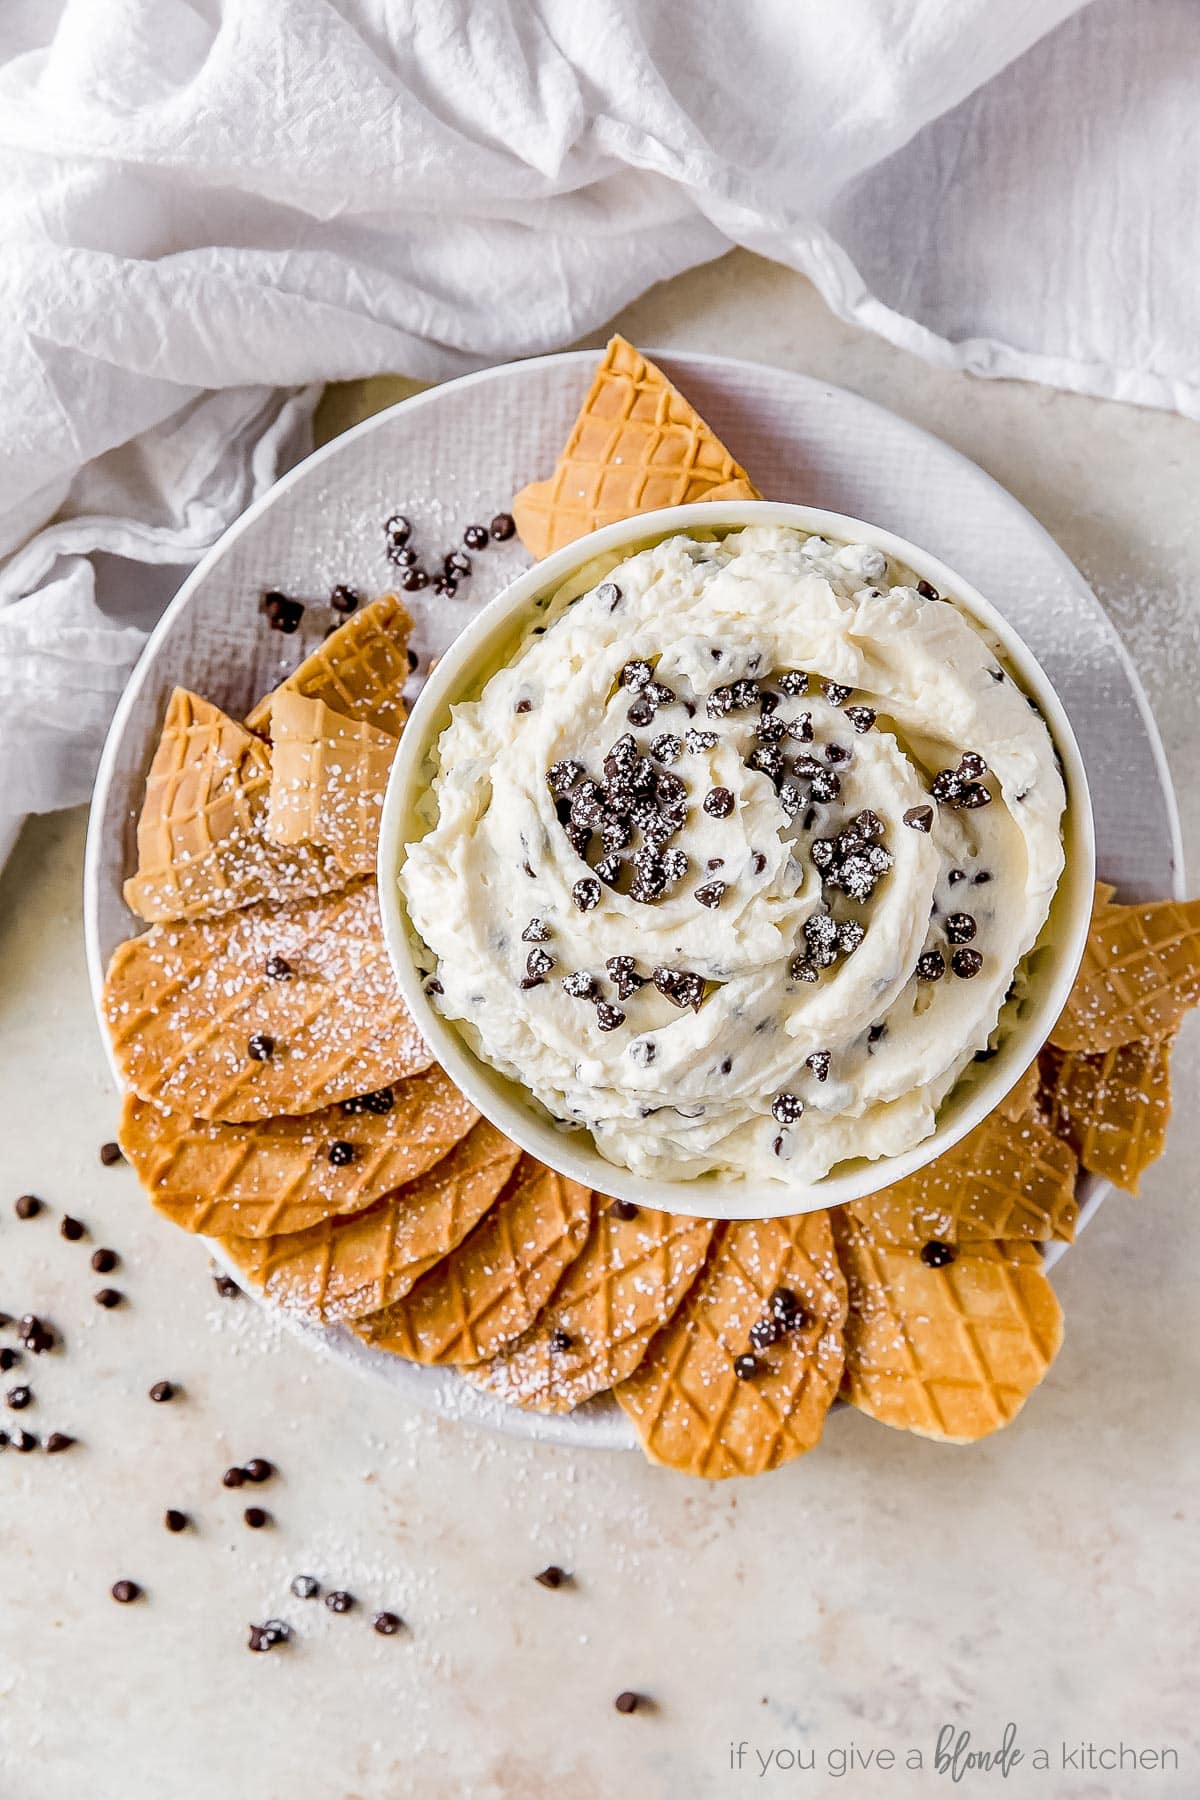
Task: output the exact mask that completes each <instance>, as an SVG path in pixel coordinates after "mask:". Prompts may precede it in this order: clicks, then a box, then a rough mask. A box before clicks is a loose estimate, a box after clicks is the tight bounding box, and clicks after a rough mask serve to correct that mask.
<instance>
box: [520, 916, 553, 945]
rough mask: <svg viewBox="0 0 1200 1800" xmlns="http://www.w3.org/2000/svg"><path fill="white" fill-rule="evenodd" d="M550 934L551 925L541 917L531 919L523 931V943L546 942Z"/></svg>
mask: <svg viewBox="0 0 1200 1800" xmlns="http://www.w3.org/2000/svg"><path fill="white" fill-rule="evenodd" d="M549 936H550V927H549V926H548V925H547V924H546V923H545V922H544V921H543V920H541V919H530V921H529V923H528V925H527V926H526V927H525V929H524V931H523V932H522V933H521V942H522V943H523V944H544V943H545V942H546V939H547V938H548V937H549Z"/></svg>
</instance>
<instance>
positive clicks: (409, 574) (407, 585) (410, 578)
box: [400, 563, 429, 594]
mask: <svg viewBox="0 0 1200 1800" xmlns="http://www.w3.org/2000/svg"><path fill="white" fill-rule="evenodd" d="M400 586H401V587H402V588H403V589H404V590H405V592H406V593H409V594H416V593H419V592H420V590H421V589H422V588H424V587H428V586H429V576H428V575H427V574H426V572H425V570H424V569H423V568H422V567H421V565H420V564H419V563H413V564H412V565H411V566H410V567H409V568H407V569H405V571H404V573H403V575H402V576H401V577H400Z"/></svg>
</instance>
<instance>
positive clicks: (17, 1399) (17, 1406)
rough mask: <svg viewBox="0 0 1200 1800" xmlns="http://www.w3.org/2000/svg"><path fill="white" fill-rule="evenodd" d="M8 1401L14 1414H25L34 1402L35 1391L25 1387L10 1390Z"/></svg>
mask: <svg viewBox="0 0 1200 1800" xmlns="http://www.w3.org/2000/svg"><path fill="white" fill-rule="evenodd" d="M7 1399H8V1404H9V1406H11V1408H12V1410H13V1411H14V1412H24V1410H25V1408H26V1407H27V1406H30V1405H31V1404H32V1402H33V1389H32V1388H29V1387H24V1386H22V1387H14V1388H9V1390H8V1395H7Z"/></svg>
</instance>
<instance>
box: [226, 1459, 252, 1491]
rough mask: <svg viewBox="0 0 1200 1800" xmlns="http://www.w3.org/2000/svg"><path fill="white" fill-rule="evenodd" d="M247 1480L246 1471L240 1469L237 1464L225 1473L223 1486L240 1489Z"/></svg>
mask: <svg viewBox="0 0 1200 1800" xmlns="http://www.w3.org/2000/svg"><path fill="white" fill-rule="evenodd" d="M245 1480H246V1471H245V1469H241V1468H239V1467H238V1466H237V1464H236V1463H235V1464H234V1465H233V1467H232V1468H231V1469H226V1471H225V1473H224V1474H223V1475H222V1477H221V1486H222V1487H227V1488H240V1487H241V1486H242V1485H243V1484H244V1482H245Z"/></svg>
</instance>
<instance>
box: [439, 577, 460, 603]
mask: <svg viewBox="0 0 1200 1800" xmlns="http://www.w3.org/2000/svg"><path fill="white" fill-rule="evenodd" d="M433 591H434V593H435V594H436V595H437V597H438V599H439V600H453V598H454V596H455V594H457V592H458V583H457V581H455V579H454V577H453V575H439V576H438V577H437V579H436V581H435V582H434V584H433Z"/></svg>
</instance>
